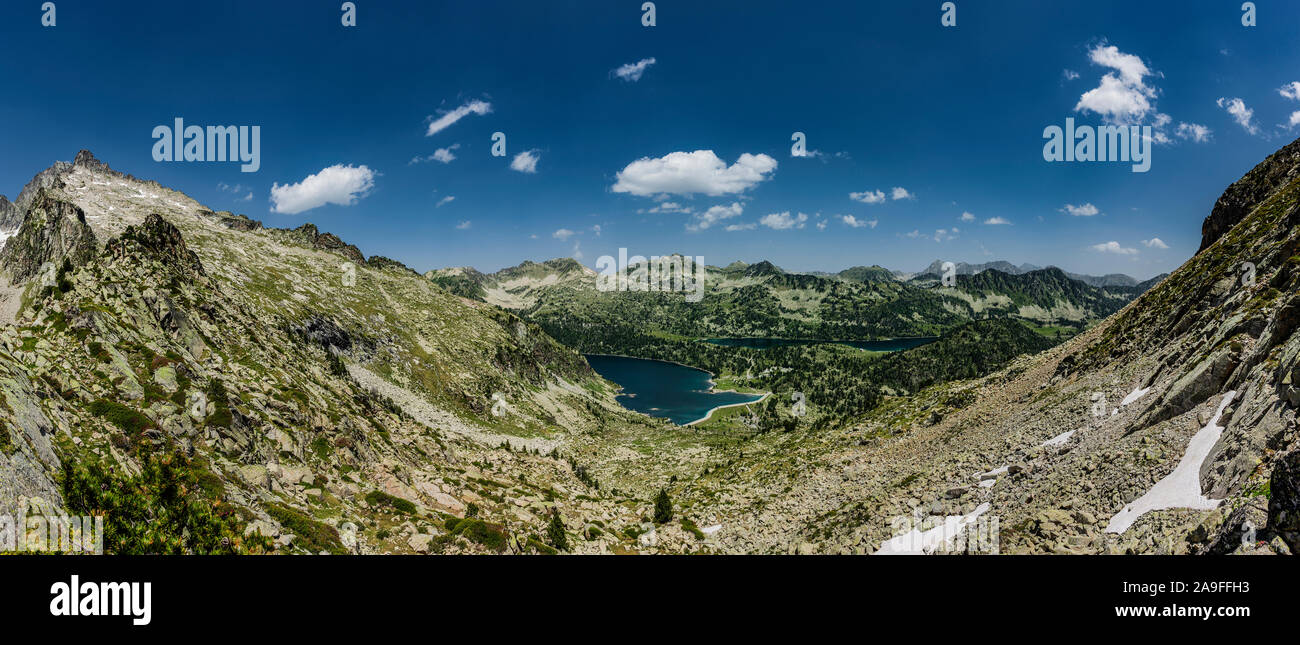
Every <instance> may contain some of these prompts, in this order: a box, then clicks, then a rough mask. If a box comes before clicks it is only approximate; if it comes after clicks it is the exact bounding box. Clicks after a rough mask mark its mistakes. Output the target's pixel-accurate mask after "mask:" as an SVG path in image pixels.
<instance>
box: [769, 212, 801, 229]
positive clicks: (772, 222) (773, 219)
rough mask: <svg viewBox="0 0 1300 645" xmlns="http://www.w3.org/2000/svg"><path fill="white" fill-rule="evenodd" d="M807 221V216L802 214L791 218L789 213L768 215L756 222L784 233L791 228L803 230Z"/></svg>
mask: <svg viewBox="0 0 1300 645" xmlns="http://www.w3.org/2000/svg"><path fill="white" fill-rule="evenodd" d="M807 221H808V216H807V215H804V214H803V213H799V214H798V215H795V216H791V215H790V211H785V212H783V213H769V214H767V215H764V216H763V217H762V219H760V220H758V223H759V224H762V225H763V226H766V227H768V228H770V229H772V230H774V231H786V230H789V229H792V228H803V227H804V223H805V222H807Z"/></svg>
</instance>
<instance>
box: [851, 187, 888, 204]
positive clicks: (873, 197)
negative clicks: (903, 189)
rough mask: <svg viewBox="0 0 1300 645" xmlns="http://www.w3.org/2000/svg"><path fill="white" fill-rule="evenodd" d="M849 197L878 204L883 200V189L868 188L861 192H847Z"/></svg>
mask: <svg viewBox="0 0 1300 645" xmlns="http://www.w3.org/2000/svg"><path fill="white" fill-rule="evenodd" d="M849 199H852V200H853V201H857V202H862V203H863V204H880V203H882V202H884V201H885V193H884V191H879V190H868V191H866V192H861V193H849Z"/></svg>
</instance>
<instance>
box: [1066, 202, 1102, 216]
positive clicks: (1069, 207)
mask: <svg viewBox="0 0 1300 645" xmlns="http://www.w3.org/2000/svg"><path fill="white" fill-rule="evenodd" d="M1060 210H1061V212H1062V213H1065V214H1067V215H1073V216H1074V217H1092V216H1093V215H1097V214H1099V213H1101V209H1099V208H1097V207H1096V206H1093V205H1092V204H1091V203H1085V204H1079V205H1077V206H1076V205H1074V204H1066V205H1065V206H1062V207H1061V209H1060Z"/></svg>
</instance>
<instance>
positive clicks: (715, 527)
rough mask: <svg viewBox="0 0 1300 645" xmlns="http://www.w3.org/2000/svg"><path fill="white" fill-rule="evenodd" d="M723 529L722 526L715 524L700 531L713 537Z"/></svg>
mask: <svg viewBox="0 0 1300 645" xmlns="http://www.w3.org/2000/svg"><path fill="white" fill-rule="evenodd" d="M721 528H722V525H721V524H714V525H713V526H706V527H704V528H702V529H700V533H703V534H705V535H713V534H714V533H717V532H718V531H719V530H720V529H721Z"/></svg>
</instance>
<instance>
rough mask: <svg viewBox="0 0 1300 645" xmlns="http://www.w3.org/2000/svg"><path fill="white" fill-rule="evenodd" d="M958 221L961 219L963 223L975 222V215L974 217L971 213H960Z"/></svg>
mask: <svg viewBox="0 0 1300 645" xmlns="http://www.w3.org/2000/svg"><path fill="white" fill-rule="evenodd" d="M959 219H961V221H963V222H973V221H975V215H974V214H973V213H969V212H967V213H962V214H961V217H960V218H959Z"/></svg>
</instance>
